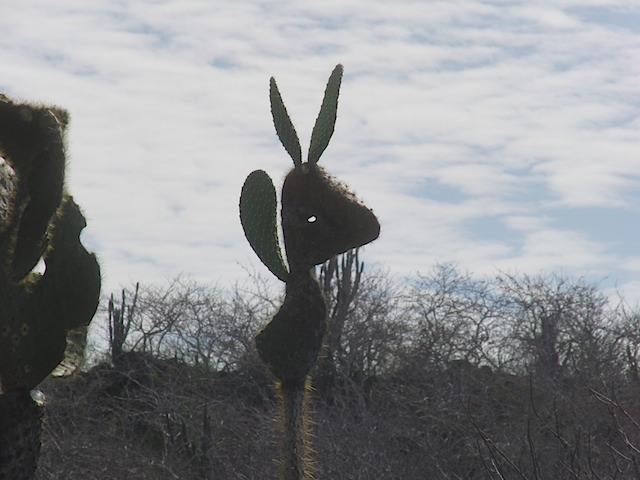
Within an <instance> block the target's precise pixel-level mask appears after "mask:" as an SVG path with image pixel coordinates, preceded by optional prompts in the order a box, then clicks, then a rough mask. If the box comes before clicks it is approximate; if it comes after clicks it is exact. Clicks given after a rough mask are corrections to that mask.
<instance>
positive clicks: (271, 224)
mask: <svg viewBox="0 0 640 480" xmlns="http://www.w3.org/2000/svg"><path fill="white" fill-rule="evenodd" d="M240 222H241V223H242V228H243V230H244V235H245V237H247V240H248V241H249V244H250V245H251V248H253V251H254V252H256V254H257V255H258V258H260V260H261V261H262V263H264V264H265V266H266V267H267V268H268V269H269V270H270V271H271V273H273V274H274V275H275V276H276V277H278V278H279V279H280V280H282V281H283V282H286V281H287V277H288V276H289V272H288V271H287V267H285V265H284V261H283V260H282V253H281V252H280V243H279V241H278V224H277V198H276V189H275V187H274V186H273V182H272V181H271V177H269V175H268V174H267V173H266V172H264V171H263V170H255V171H254V172H251V173H250V174H249V176H248V177H247V179H246V180H245V182H244V185H243V186H242V192H241V194H240Z"/></svg>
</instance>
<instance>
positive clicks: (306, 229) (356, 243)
mask: <svg viewBox="0 0 640 480" xmlns="http://www.w3.org/2000/svg"><path fill="white" fill-rule="evenodd" d="M342 71H343V69H342V65H338V66H337V67H336V68H335V69H334V71H333V73H332V74H331V76H330V78H329V82H328V83H327V87H326V90H325V94H324V99H323V101H322V106H321V108H320V113H319V115H318V118H317V120H316V123H315V126H314V128H313V132H312V135H311V142H310V146H309V154H308V160H307V162H304V163H303V162H302V154H301V148H300V142H299V140H298V135H297V133H296V130H295V128H294V126H293V123H292V122H291V119H290V118H289V115H288V113H287V110H286V108H285V106H284V103H283V101H282V97H281V96H280V92H279V91H278V87H277V85H276V82H275V80H274V79H273V78H271V83H270V99H271V111H272V114H273V120H274V124H275V128H276V132H277V134H278V137H279V138H280V140H281V142H282V144H283V146H284V148H285V149H286V151H287V152H288V153H289V155H290V156H291V158H292V159H293V163H294V168H293V169H292V170H291V171H290V172H289V173H288V174H287V176H286V178H285V180H284V184H283V187H282V197H281V202H282V211H281V221H282V231H283V235H284V246H285V251H286V257H287V263H288V265H289V268H288V269H287V267H286V266H285V263H284V261H283V257H282V254H281V251H280V244H279V241H278V229H277V228H278V227H277V214H276V210H277V199H276V191H275V188H274V186H273V182H272V181H271V178H270V177H269V176H268V175H267V174H266V173H265V172H264V171H262V170H256V171H254V172H252V173H251V174H250V175H249V176H248V177H247V179H246V181H245V184H244V186H243V187H242V193H241V196H240V219H241V222H242V226H243V229H244V232H245V236H246V237H247V240H248V241H249V243H250V245H251V246H252V247H253V249H254V251H255V252H256V254H257V255H258V257H259V258H260V259H261V260H262V262H263V263H264V264H265V265H266V266H267V267H268V268H269V270H270V271H271V272H272V273H273V274H274V275H276V276H277V277H278V278H279V279H280V280H282V281H284V282H286V296H285V300H284V302H283V304H282V306H281V308H280V310H279V311H278V312H277V313H276V315H275V316H274V317H273V319H272V320H271V322H269V323H268V324H267V325H266V326H265V327H264V328H263V329H262V330H261V331H260V332H259V333H258V335H257V337H256V347H257V350H258V353H259V355H260V358H261V359H262V361H263V362H264V363H265V364H266V365H267V366H268V367H269V369H270V370H271V372H272V373H273V374H274V375H275V377H276V378H277V379H278V382H277V391H278V393H279V396H280V398H281V404H282V409H283V410H282V421H283V425H282V426H283V440H282V459H281V463H282V478H284V479H286V480H298V479H302V478H312V472H311V466H310V465H311V462H310V459H309V452H310V448H309V436H308V432H307V424H308V421H309V419H308V416H307V412H306V403H307V399H308V390H309V386H310V381H309V378H308V375H309V372H310V371H311V369H312V368H313V366H314V365H315V363H316V360H317V358H318V354H319V353H320V350H321V348H322V344H323V339H324V334H325V330H326V317H327V312H326V304H325V299H324V296H323V293H322V290H321V288H320V285H319V284H318V282H317V280H316V277H315V272H314V267H315V266H316V265H319V264H322V263H323V262H325V261H327V260H328V259H330V258H332V257H334V256H335V255H338V254H341V253H344V252H346V251H347V250H350V249H352V248H357V247H360V246H362V245H365V244H367V243H369V242H371V241H373V240H375V239H376V238H377V237H378V235H379V234H380V225H379V223H378V220H377V218H376V217H375V215H374V214H373V212H372V211H371V210H370V209H368V208H367V207H366V206H364V205H363V204H362V203H361V202H360V201H358V199H357V198H356V197H355V195H354V194H353V193H351V192H350V191H349V190H348V189H347V187H346V186H345V185H344V184H342V183H340V182H338V181H337V180H335V179H334V178H332V177H331V176H329V175H328V174H327V173H326V172H325V171H324V169H322V168H321V167H320V166H318V164H317V163H318V160H319V159H320V156H321V155H322V153H323V152H324V150H325V149H326V148H327V145H328V144H329V140H330V139H331V136H332V135H333V131H334V126H335V121H336V112H337V106H338V95H339V91H340V83H341V80H342Z"/></svg>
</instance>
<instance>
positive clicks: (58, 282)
mask: <svg viewBox="0 0 640 480" xmlns="http://www.w3.org/2000/svg"><path fill="white" fill-rule="evenodd" d="M67 121H68V116H67V112H65V111H64V110H62V109H59V108H54V107H43V106H34V105H29V104H24V103H17V102H14V101H12V100H10V99H9V98H8V97H6V96H4V95H0V156H1V157H2V158H3V159H4V161H5V165H4V173H5V175H7V176H9V178H5V179H3V184H4V185H5V186H6V188H4V189H3V190H4V191H3V192H1V195H2V197H3V198H2V205H3V206H4V207H5V209H6V211H5V212H4V222H3V224H2V225H1V226H0V478H6V479H12V480H21V479H30V478H32V477H33V474H34V472H35V469H36V467H37V463H38V455H39V450H40V422H41V416H42V408H41V401H39V396H40V395H38V393H37V392H33V391H32V389H34V388H35V387H36V386H37V385H38V384H39V383H40V382H41V381H42V380H44V379H45V378H46V377H47V376H48V375H49V374H51V373H52V372H54V374H55V375H58V376H66V375H69V374H71V373H72V372H73V371H74V370H75V369H76V368H77V367H78V365H79V363H80V361H81V359H82V355H83V351H84V347H85V344H86V330H87V326H88V324H89V322H90V321H91V318H92V317H93V315H94V314H95V311H96V308H97V305H98V299H99V295H100V270H99V267H98V263H97V261H96V258H95V256H94V255H93V254H90V253H89V252H87V251H86V250H85V248H84V247H83V246H82V244H81V243H80V232H81V231H82V229H83V228H84V227H85V226H86V222H85V219H84V217H83V216H82V214H81V213H80V209H79V207H78V205H76V203H75V202H74V201H73V199H72V197H71V196H69V195H67V194H66V193H65V190H64V173H65V148H64V131H65V128H66V125H67ZM41 259H42V260H43V261H44V265H45V271H44V273H36V272H34V267H36V265H37V264H38V262H39V261H40V260H41Z"/></svg>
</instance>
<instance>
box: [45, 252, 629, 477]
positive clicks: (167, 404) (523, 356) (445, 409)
mask: <svg viewBox="0 0 640 480" xmlns="http://www.w3.org/2000/svg"><path fill="white" fill-rule="evenodd" d="M320 280H321V283H322V284H323V285H324V287H325V290H326V292H327V297H328V299H329V305H330V312H331V319H330V329H329V334H328V336H327V341H326V343H327V348H326V350H325V352H324V354H323V357H322V359H321V361H320V362H319V364H318V366H317V368H316V371H315V372H314V374H313V378H314V383H315V391H314V392H313V402H312V407H313V411H314V415H313V422H314V426H313V431H314V434H315V438H314V439H313V443H314V448H315V450H316V461H317V463H316V465H315V468H316V472H317V477H318V478H333V479H380V478H383V479H399V478H402V479H407V480H410V479H424V478H430V479H465V480H466V479H585V480H586V479H599V478H601V479H637V478H640V465H639V463H638V462H639V461H640V426H639V425H638V423H637V421H638V420H640V382H639V379H638V369H637V364H638V357H639V355H640V339H639V338H638V335H639V333H638V332H640V329H638V321H639V318H640V317H639V316H638V313H637V312H636V311H635V310H633V309H629V308H625V307H624V304H623V303H621V302H616V303H615V304H614V303H613V302H612V301H611V300H610V299H608V298H607V297H606V296H605V295H604V294H603V293H602V291H601V290H600V289H599V288H598V287H597V286H594V285H590V284H587V283H585V282H584V281H582V280H581V279H569V278H565V277H559V276H553V275H552V276H547V277H533V278H532V277H526V276H518V275H514V276H511V275H498V276H496V277H495V278H491V279H488V280H476V279H474V278H472V277H471V276H470V275H467V274H465V273H461V272H460V271H459V270H458V269H457V268H455V267H453V266H451V265H439V266H437V267H436V268H434V270H433V271H432V272H431V274H429V275H426V276H422V277H419V278H418V279H416V280H415V281H413V282H410V283H409V284H407V283H405V282H400V281H396V280H394V279H393V278H391V277H390V276H389V275H387V274H385V273H384V272H381V271H373V272H368V273H362V269H361V265H360V264H359V262H358V259H357V257H355V256H354V255H352V254H349V255H345V256H343V257H342V259H340V260H338V261H334V262H332V263H331V262H330V263H327V264H325V265H324V267H323V269H322V271H321V275H320ZM279 293H280V292H276V293H275V294H274V293H273V291H271V290H270V289H269V288H267V286H266V284H265V283H264V282H262V281H261V280H260V279H259V278H256V277H253V281H252V283H251V288H243V287H242V286H237V287H236V288H235V289H233V290H232V291H225V290H222V289H219V288H215V287H211V286H205V285H198V284H195V283H193V282H190V281H183V280H177V281H175V282H173V283H172V284H170V285H168V286H166V287H154V286H142V287H141V288H140V291H139V292H138V294H137V298H136V299H135V302H134V297H135V295H134V289H132V291H128V292H127V294H126V296H125V297H124V298H116V300H115V301H114V302H112V306H111V308H110V309H109V311H105V312H103V313H102V314H101V316H98V317H97V318H96V319H95V320H94V322H96V323H100V322H103V329H104V331H105V332H109V331H110V332H111V333H110V334H109V333H107V334H106V335H105V336H106V337H107V338H108V339H109V341H108V342H107V343H109V344H110V345H109V347H108V350H105V351H103V352H98V356H97V358H99V359H100V361H99V362H96V364H95V366H93V367H92V368H90V369H89V370H87V371H86V372H84V373H82V374H80V375H78V376H76V377H75V378H73V379H71V380H69V381H60V380H58V381H48V382H47V383H45V384H44V385H43V386H42V389H43V390H44V391H45V393H46V395H47V398H48V414H47V422H46V427H45V430H46V432H45V438H44V446H43V451H42V457H41V461H40V466H39V473H38V478H39V479H41V480H44V479H56V480H57V479H87V480H91V479H96V480H98V479H99V480H107V479H128V478H131V479H133V478H135V479H146V478H148V479H154V480H155V479H160V480H163V479H185V480H188V479H256V478H271V476H272V472H274V471H275V470H276V469H275V462H277V458H276V457H277V455H278V453H277V452H278V449H277V445H276V442H277V428H278V427H277V422H276V420H274V418H273V412H274V410H275V404H276V400H275V399H274V398H273V392H272V388H271V379H270V377H269V376H268V374H267V372H266V371H265V369H264V367H262V365H261V363H260V362H259V360H258V359H257V358H256V355H255V353H254V347H253V335H254V334H255V332H256V331H257V330H258V328H259V326H260V325H262V324H263V323H264V322H265V321H267V320H268V319H269V317H270V315H271V314H272V313H273V312H274V311H275V308H276V307H277V305H278V304H279V301H280V299H279V298H278V295H279ZM134 307H135V308H134ZM109 326H110V327H109Z"/></svg>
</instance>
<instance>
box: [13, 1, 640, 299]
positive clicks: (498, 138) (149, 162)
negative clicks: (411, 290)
mask: <svg viewBox="0 0 640 480" xmlns="http://www.w3.org/2000/svg"><path fill="white" fill-rule="evenodd" d="M632 5H635V6H632ZM337 63H343V64H344V66H345V77H344V81H343V86H342V90H341V97H340V106H339V110H338V114H339V116H338V123H337V127H336V132H335V134H334V137H333V139H332V141H331V144H330V146H329V148H328V149H327V151H326V152H325V154H324V156H323V158H322V160H321V164H322V165H324V166H325V167H326V168H327V169H328V170H329V171H330V172H331V173H333V174H335V175H336V176H338V177H339V178H341V179H343V180H345V181H346V182H347V183H349V184H350V185H351V187H352V188H353V189H354V190H355V191H356V192H357V193H358V194H359V196H360V197H361V198H363V199H364V200H365V201H366V203H367V204H368V205H369V206H371V207H372V208H373V209H374V210H375V212H376V213H377V214H378V216H379V218H380V221H381V224H382V235H381V238H380V239H379V240H378V241H376V242H375V243H374V244H372V245H370V246H368V247H367V248H366V250H365V252H364V259H365V261H366V262H367V263H368V264H370V265H374V264H375V265H379V266H383V267H385V268H388V269H389V271H390V272H391V273H392V274H393V275H396V276H398V277H404V276H410V275H413V274H415V273H417V272H423V273H426V272H428V271H429V270H430V269H431V267H432V266H433V264H434V263H435V262H456V263H458V265H459V266H460V267H461V268H463V269H467V270H470V271H472V272H474V273H476V274H478V275H484V274H489V275H491V274H494V273H496V272H497V271H498V270H506V271H510V272H514V271H518V272H528V273H539V272H541V271H546V272H551V271H552V272H563V273H565V274H570V275H586V276H587V278H589V279H592V280H594V281H599V280H603V279H604V280H603V282H602V285H603V286H604V287H605V288H611V289H613V288H619V289H621V290H622V291H623V293H624V294H625V296H626V297H627V298H628V299H630V300H634V301H636V300H640V245H639V244H638V242H637V238H638V236H639V233H640V213H639V208H640V4H638V3H636V2H628V1H626V0H620V1H614V0H582V1H578V0H550V1H531V0H527V1H518V0H503V1H499V0H496V1H467V0H458V1H455V0H446V1H404V0H394V1H376V0H370V1H367V2H364V1H351V2H346V1H343V0H339V1H338V0H327V1H323V2H311V1H293V0H273V1H259V0H252V1H237V2H226V1H220V0H214V1H211V0H146V1H145V0H139V1H135V0H129V1H123V0H122V1H118V0H92V1H90V2H78V1H76V0H56V1H55V2H52V1H50V0H21V1H20V2H18V1H16V0H13V1H10V0H0V91H4V92H5V93H7V94H8V95H10V96H13V97H16V98H19V99H23V100H34V101H39V102H44V103H53V104H58V105H62V106H64V107H66V108H67V109H68V110H69V111H70V112H71V115H72V123H71V125H70V130H69V134H68V157H69V165H68V187H69V190H70V192H71V193H72V194H73V195H74V197H75V198H76V200H77V201H78V202H79V203H80V205H81V206H82V207H83V209H84V211H85V213H86V216H87V217H88V221H89V226H88V227H87V229H86V230H85V233H84V235H83V239H84V241H85V243H86V244H87V245H88V246H89V247H90V248H91V249H93V250H95V251H96V252H97V253H98V254H99V256H100V259H101V263H102V268H103V273H104V283H105V285H104V290H105V291H106V292H109V291H116V290H117V289H118V288H119V287H120V286H122V285H129V284H130V283H131V282H135V281H140V282H145V283H148V282H154V283H158V282H160V283H162V282H165V281H166V280H168V279H171V278H174V277H175V276H177V275H178V274H180V273H183V274H188V275H190V276H192V277H193V278H195V279H197V280H201V281H206V282H217V283H220V284H222V285H227V284H229V285H230V284H231V283H232V282H234V281H235V280H238V279H241V278H243V277H245V276H246V272H245V269H246V268H249V269H251V268H252V265H253V266H255V268H256V269H257V270H258V271H260V272H262V273H267V271H266V269H263V268H262V267H261V265H260V263H259V261H258V260H257V258H256V257H255V256H254V254H253V252H252V251H251V249H250V247H249V245H248V244H247V243H246V241H245V240H244V237H243V234H242V229H241V227H240V222H239V219H238V208H237V204H238V196H239V192H240V188H241V186H242V183H243V182H244V179H245V177H246V175H247V174H248V173H249V172H251V171H252V170H254V169H257V168H261V169H264V170H266V171H267V172H269V173H270V175H271V176H272V178H273V179H274V181H275V183H276V186H278V187H279V185H281V180H282V179H283V177H284V175H285V173H286V171H287V170H288V169H289V167H290V166H291V160H290V159H289V157H288V156H287V154H286V152H285V151H284V149H283V148H282V147H281V145H280V144H279V141H278V139H277V137H276V135H275V131H274V128H273V125H272V121H271V116H270V110H269V102H268V82H269V77H270V76H272V75H273V76H275V77H276V79H277V81H278V85H279V87H280V90H281V92H282V95H283V97H284V100H285V103H286V104H287V106H288V109H289V113H290V114H291V116H292V119H293V121H294V123H295V124H296V127H297V129H298V133H299V135H300V138H301V142H302V144H303V151H306V148H307V147H308V139H309V136H310V132H311V128H312V126H313V123H314V121H315V118H316V115H317V112H318V108H319V106H320V101H321V98H322V93H323V90H324V85H325V82H326V80H327V78H328V76H329V73H330V72H331V70H332V69H333V67H334V66H335V65H336V64H337ZM274 282H277V280H275V278H274Z"/></svg>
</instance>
